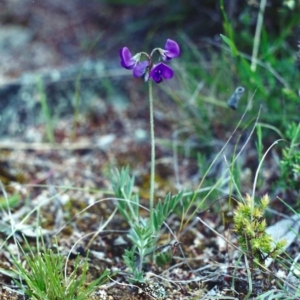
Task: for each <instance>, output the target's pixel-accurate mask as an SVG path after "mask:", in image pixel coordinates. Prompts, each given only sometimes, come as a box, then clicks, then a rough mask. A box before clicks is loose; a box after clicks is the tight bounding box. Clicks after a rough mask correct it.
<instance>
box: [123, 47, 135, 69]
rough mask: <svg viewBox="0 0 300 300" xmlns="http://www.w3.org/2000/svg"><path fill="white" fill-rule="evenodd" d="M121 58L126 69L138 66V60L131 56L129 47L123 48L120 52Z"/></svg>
mask: <svg viewBox="0 0 300 300" xmlns="http://www.w3.org/2000/svg"><path fill="white" fill-rule="evenodd" d="M119 54H120V57H121V66H122V67H123V68H125V69H133V68H134V67H135V65H136V64H137V61H136V59H135V58H134V57H133V56H132V55H131V52H130V51H129V49H128V48H127V47H123V48H122V49H120V51H119Z"/></svg>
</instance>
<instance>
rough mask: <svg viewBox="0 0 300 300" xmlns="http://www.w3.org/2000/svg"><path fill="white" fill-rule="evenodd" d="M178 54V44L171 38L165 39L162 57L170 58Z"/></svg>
mask: <svg viewBox="0 0 300 300" xmlns="http://www.w3.org/2000/svg"><path fill="white" fill-rule="evenodd" d="M179 54H180V47H179V45H178V44H177V43H176V42H175V41H173V40H171V39H167V41H166V44H165V53H164V59H165V60H170V59H172V58H175V57H177V56H179Z"/></svg>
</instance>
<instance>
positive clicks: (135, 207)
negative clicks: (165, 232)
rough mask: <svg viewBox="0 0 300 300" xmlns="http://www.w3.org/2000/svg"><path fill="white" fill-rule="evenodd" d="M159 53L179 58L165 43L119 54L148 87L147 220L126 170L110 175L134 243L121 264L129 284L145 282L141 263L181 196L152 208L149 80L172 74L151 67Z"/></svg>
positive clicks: (170, 43) (172, 46) (166, 68)
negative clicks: (149, 155)
mask: <svg viewBox="0 0 300 300" xmlns="http://www.w3.org/2000/svg"><path fill="white" fill-rule="evenodd" d="M156 53H158V55H159V59H161V60H163V61H165V62H168V61H170V60H171V59H172V58H175V57H178V56H179V54H180V48H179V45H178V44H177V43H176V42H175V41H173V40H171V39H167V41H166V44H165V48H164V49H162V48H155V49H153V50H152V52H151V53H150V54H148V53H146V52H140V53H137V54H135V55H134V56H133V55H132V54H131V52H130V51H129V49H128V48H127V47H123V48H122V49H121V50H120V53H119V54H120V58H121V66H122V67H123V68H125V69H131V70H133V76H134V77H143V78H144V80H145V81H146V82H148V84H149V106H150V136H151V175H150V193H149V195H150V196H149V204H150V205H149V206H150V209H149V212H150V217H149V219H144V218H141V217H140V216H139V209H140V204H139V196H138V194H135V195H133V193H132V191H133V186H134V178H133V177H132V178H131V177H130V176H129V169H128V168H126V169H122V170H121V172H119V171H116V172H115V173H114V174H113V176H112V177H113V179H112V185H113V190H114V192H115V195H116V196H117V197H118V199H119V201H118V209H119V211H120V213H121V214H122V215H123V216H124V217H125V219H126V220H127V222H128V223H129V225H130V227H131V228H130V231H129V234H128V237H129V238H130V240H131V241H132V243H133V247H132V249H131V250H126V251H125V254H124V256H123V257H124V261H125V264H126V265H127V267H128V269H129V272H130V273H131V275H132V277H131V278H130V279H129V281H130V282H140V283H142V282H144V277H143V263H144V260H145V257H146V256H147V255H149V254H151V253H153V251H154V248H155V242H156V239H157V236H158V233H159V231H160V229H161V227H162V225H163V223H164V221H165V220H166V218H167V217H168V216H169V215H170V213H171V212H172V211H173V210H174V208H175V206H176V205H177V203H178V202H179V200H180V199H181V196H182V194H179V195H177V196H175V197H172V196H171V195H170V194H169V195H167V197H166V198H165V200H164V201H163V202H161V201H159V202H158V204H157V205H156V207H155V205H154V184H155V136H154V118H153V95H152V80H153V81H154V82H156V83H161V82H162V81H163V80H164V79H165V80H168V79H171V78H172V77H173V74H174V72H173V70H172V69H171V68H170V67H169V66H168V65H166V64H165V63H162V62H160V61H159V62H158V63H156V64H154V61H153V56H154V54H156Z"/></svg>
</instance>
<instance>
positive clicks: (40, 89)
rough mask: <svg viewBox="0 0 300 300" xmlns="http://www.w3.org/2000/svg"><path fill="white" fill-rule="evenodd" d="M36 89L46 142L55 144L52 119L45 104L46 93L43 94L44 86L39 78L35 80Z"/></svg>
mask: <svg viewBox="0 0 300 300" xmlns="http://www.w3.org/2000/svg"><path fill="white" fill-rule="evenodd" d="M37 89H38V92H39V96H40V102H41V106H42V112H43V115H44V117H45V120H46V136H47V140H48V142H50V143H52V144H53V143H54V142H55V138H54V130H53V125H52V119H51V112H50V108H49V106H48V103H47V96H46V93H45V89H44V85H43V81H42V78H41V77H38V78H37Z"/></svg>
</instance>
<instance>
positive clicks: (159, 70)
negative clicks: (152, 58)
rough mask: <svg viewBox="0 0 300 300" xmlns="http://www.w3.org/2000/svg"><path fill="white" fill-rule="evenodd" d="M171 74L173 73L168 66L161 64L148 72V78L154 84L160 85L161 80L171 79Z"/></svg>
mask: <svg viewBox="0 0 300 300" xmlns="http://www.w3.org/2000/svg"><path fill="white" fill-rule="evenodd" d="M173 74H174V72H173V70H172V69H171V68H170V67H169V66H167V65H165V64H163V63H159V64H157V65H154V66H153V68H152V70H151V72H150V78H152V79H153V80H154V81H155V82H156V83H160V82H161V81H162V80H163V78H164V79H171V78H172V77H173Z"/></svg>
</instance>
